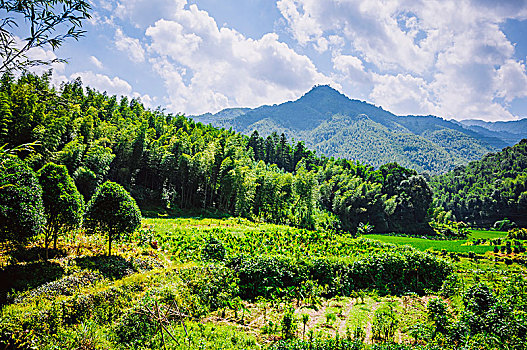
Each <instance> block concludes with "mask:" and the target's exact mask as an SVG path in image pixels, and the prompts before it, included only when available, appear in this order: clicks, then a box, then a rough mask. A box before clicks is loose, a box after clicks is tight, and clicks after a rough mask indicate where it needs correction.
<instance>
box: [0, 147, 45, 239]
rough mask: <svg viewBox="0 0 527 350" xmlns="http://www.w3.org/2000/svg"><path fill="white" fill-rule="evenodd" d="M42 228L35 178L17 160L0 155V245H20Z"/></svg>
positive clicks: (39, 197)
mask: <svg viewBox="0 0 527 350" xmlns="http://www.w3.org/2000/svg"><path fill="white" fill-rule="evenodd" d="M0 151H3V150H2V149H0ZM45 224H46V217H45V215H44V207H43V205H42V189H41V187H40V185H39V183H38V180H37V178H36V176H35V174H34V173H33V171H32V170H31V169H30V168H29V167H28V166H27V165H26V164H25V163H24V162H23V161H22V160H20V159H19V158H18V157H16V156H14V155H9V154H5V153H0V241H12V242H15V243H18V244H23V243H25V242H26V241H27V239H28V238H30V237H32V236H35V235H37V234H39V233H41V232H42V231H43V229H44V226H45Z"/></svg>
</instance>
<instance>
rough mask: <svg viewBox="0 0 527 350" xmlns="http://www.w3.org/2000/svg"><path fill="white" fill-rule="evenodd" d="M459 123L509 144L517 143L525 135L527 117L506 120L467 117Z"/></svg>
mask: <svg viewBox="0 0 527 350" xmlns="http://www.w3.org/2000/svg"><path fill="white" fill-rule="evenodd" d="M459 123H461V124H462V125H464V126H465V127H466V128H468V129H470V130H473V131H475V132H478V133H480V134H483V135H488V136H493V137H498V138H500V139H502V140H504V141H506V142H507V143H509V144H514V143H517V142H519V141H520V140H521V139H523V138H525V137H526V135H527V118H524V119H520V120H512V121H507V122H502V121H500V122H486V121H483V120H475V119H467V120H462V121H460V122H459Z"/></svg>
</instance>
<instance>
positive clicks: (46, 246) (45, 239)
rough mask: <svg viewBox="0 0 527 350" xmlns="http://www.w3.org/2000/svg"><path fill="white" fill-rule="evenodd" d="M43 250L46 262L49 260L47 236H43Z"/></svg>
mask: <svg viewBox="0 0 527 350" xmlns="http://www.w3.org/2000/svg"><path fill="white" fill-rule="evenodd" d="M44 249H45V250H46V260H48V258H49V242H48V235H47V234H46V233H45V234H44Z"/></svg>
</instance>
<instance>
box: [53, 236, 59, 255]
mask: <svg viewBox="0 0 527 350" xmlns="http://www.w3.org/2000/svg"><path fill="white" fill-rule="evenodd" d="M58 238H59V233H58V232H55V233H53V250H55V251H56V250H57V240H58Z"/></svg>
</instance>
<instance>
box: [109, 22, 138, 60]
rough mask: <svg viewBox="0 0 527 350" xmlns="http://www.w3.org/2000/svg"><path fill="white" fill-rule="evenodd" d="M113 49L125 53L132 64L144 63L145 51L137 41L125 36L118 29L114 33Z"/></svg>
mask: <svg viewBox="0 0 527 350" xmlns="http://www.w3.org/2000/svg"><path fill="white" fill-rule="evenodd" d="M115 47H117V49H118V50H120V51H122V52H124V53H126V54H127V55H128V57H129V58H130V60H132V61H133V62H136V63H142V62H144V61H145V50H144V49H143V46H142V45H141V43H140V42H139V39H135V38H130V37H128V36H126V35H125V34H124V33H123V31H122V30H121V29H120V28H117V30H116V31H115Z"/></svg>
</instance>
